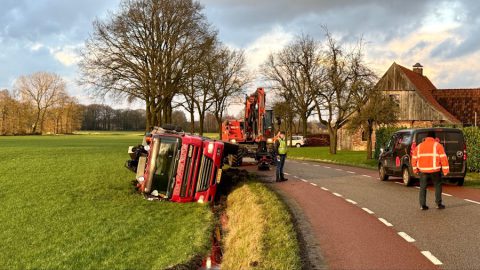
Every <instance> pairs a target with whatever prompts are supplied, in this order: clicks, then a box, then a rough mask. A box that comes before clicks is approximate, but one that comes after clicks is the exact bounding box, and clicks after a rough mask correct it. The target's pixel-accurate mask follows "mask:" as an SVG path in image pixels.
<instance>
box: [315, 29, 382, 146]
mask: <svg viewBox="0 0 480 270" xmlns="http://www.w3.org/2000/svg"><path fill="white" fill-rule="evenodd" d="M325 32H326V37H327V42H326V52H325V56H324V58H323V61H322V63H323V65H324V70H325V73H324V76H323V78H322V79H321V80H320V81H318V83H319V87H318V88H317V89H318V93H317V94H316V99H315V100H314V102H315V107H316V110H317V114H318V117H319V120H320V123H322V124H324V125H325V126H326V127H327V129H328V133H329V136H330V153H331V154H336V153H337V138H338V136H337V135H338V130H339V129H340V128H342V127H343V126H345V125H346V124H347V121H348V119H349V118H350V117H351V116H352V115H353V114H354V113H355V112H356V111H358V108H359V106H362V105H363V104H365V102H366V100H367V99H368V91H369V89H371V88H372V85H373V83H374V81H375V79H376V76H375V74H374V72H372V71H371V70H370V69H369V68H368V67H367V66H366V65H365V64H364V63H363V54H362V44H363V41H362V40H360V41H359V45H358V46H357V47H355V48H354V49H353V50H351V51H345V50H344V49H343V48H342V47H341V46H340V45H339V44H338V42H337V41H336V40H335V39H334V38H333V37H332V35H331V34H330V32H329V31H328V29H326V28H325ZM324 114H325V115H326V116H324Z"/></svg>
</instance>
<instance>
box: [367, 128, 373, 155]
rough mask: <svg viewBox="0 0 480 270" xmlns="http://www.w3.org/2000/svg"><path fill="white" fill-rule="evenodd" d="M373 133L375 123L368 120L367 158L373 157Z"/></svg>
mask: <svg viewBox="0 0 480 270" xmlns="http://www.w3.org/2000/svg"><path fill="white" fill-rule="evenodd" d="M372 133H373V123H371V122H370V121H368V126H367V136H368V137H367V159H372V135H373V134H372Z"/></svg>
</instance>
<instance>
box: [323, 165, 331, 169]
mask: <svg viewBox="0 0 480 270" xmlns="http://www.w3.org/2000/svg"><path fill="white" fill-rule="evenodd" d="M323 168H325V169H331V167H328V166H323Z"/></svg>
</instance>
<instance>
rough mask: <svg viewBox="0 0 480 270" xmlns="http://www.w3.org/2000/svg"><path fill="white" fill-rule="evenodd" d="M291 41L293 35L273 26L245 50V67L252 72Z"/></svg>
mask: <svg viewBox="0 0 480 270" xmlns="http://www.w3.org/2000/svg"><path fill="white" fill-rule="evenodd" d="M292 39H293V34H292V33H289V32H287V31H285V30H284V29H283V28H282V27H281V26H275V27H273V28H272V30H271V31H270V32H268V33H266V34H264V35H262V36H260V37H259V38H257V39H256V40H255V41H253V42H252V43H251V44H250V45H248V46H247V47H246V49H245V58H246V61H247V67H248V69H249V70H251V71H252V72H257V71H258V68H259V67H260V66H261V65H262V64H263V63H264V62H265V60H266V59H267V57H268V55H269V54H270V53H272V52H276V51H279V50H281V49H282V48H283V47H285V46H286V45H287V44H288V43H289V42H290V41H292Z"/></svg>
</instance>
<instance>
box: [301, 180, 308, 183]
mask: <svg viewBox="0 0 480 270" xmlns="http://www.w3.org/2000/svg"><path fill="white" fill-rule="evenodd" d="M300 180H302V181H303V182H305V183H308V181H307V180H305V179H300Z"/></svg>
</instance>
